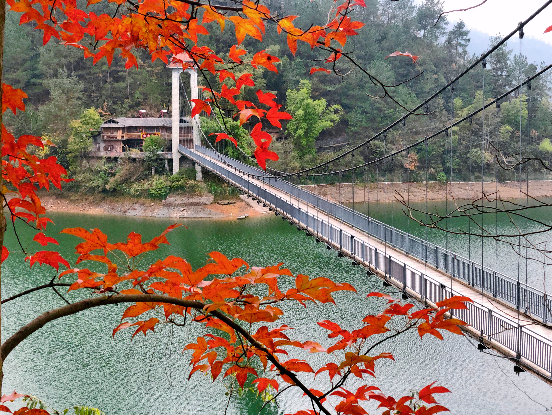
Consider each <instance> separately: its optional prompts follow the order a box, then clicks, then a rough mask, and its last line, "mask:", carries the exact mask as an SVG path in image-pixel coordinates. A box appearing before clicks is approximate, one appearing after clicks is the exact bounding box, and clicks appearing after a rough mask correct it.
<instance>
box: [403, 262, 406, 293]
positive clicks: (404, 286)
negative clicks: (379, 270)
mask: <svg viewBox="0 0 552 415" xmlns="http://www.w3.org/2000/svg"><path fill="white" fill-rule="evenodd" d="M402 283H403V291H404V292H406V263H403V280H402Z"/></svg>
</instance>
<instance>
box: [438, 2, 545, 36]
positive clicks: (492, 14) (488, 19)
mask: <svg viewBox="0 0 552 415" xmlns="http://www.w3.org/2000/svg"><path fill="white" fill-rule="evenodd" d="M482 1H483V0H444V2H443V4H444V9H445V10H446V11H448V10H457V9H465V8H468V7H471V6H475V5H477V4H479V3H481V2H482ZM545 3H546V0H487V2H486V3H485V4H483V5H482V6H480V7H477V8H475V9H472V10H468V11H464V12H455V13H449V14H448V15H447V17H448V19H449V21H458V20H463V21H464V23H466V25H467V26H468V28H470V29H476V30H479V31H481V32H484V33H488V34H489V35H492V36H495V35H497V34H499V33H500V34H501V35H503V36H504V35H507V34H509V33H510V32H511V31H512V30H513V29H514V28H515V27H516V26H517V24H518V23H519V22H521V21H524V20H526V19H527V18H528V17H529V16H531V15H532V14H533V13H534V12H536V11H537V10H538V9H539V8H540V7H542V6H543V5H544V4H545ZM549 26H552V4H551V5H550V6H548V7H547V8H546V9H544V10H543V11H542V12H541V13H540V15H539V16H537V17H536V18H535V19H533V20H532V21H531V23H529V24H528V25H527V26H526V27H525V29H524V31H525V35H526V36H530V37H534V38H537V39H540V40H543V41H545V42H546V43H549V44H551V45H552V32H550V33H547V34H544V33H543V32H544V31H545V30H546V28H547V27H549Z"/></svg>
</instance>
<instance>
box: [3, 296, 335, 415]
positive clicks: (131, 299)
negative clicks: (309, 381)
mask: <svg viewBox="0 0 552 415" xmlns="http://www.w3.org/2000/svg"><path fill="white" fill-rule="evenodd" d="M122 303H162V304H173V305H179V306H182V307H186V308H193V309H196V310H203V309H204V307H205V306H206V304H205V303H202V302H200V301H192V300H183V299H181V298H174V297H168V296H166V295H162V294H117V295H114V296H110V297H95V298H88V299H86V300H81V301H77V302H76V303H73V304H69V305H66V306H63V307H59V308H56V309H54V310H50V311H47V312H45V313H43V314H41V315H40V316H38V317H36V318H35V319H34V320H33V321H31V322H30V323H28V324H26V325H25V326H23V327H21V328H20V329H19V330H18V331H17V332H16V333H14V334H13V335H12V336H11V337H10V338H9V339H7V340H6V341H5V342H4V343H3V344H2V346H1V348H0V359H2V361H4V360H5V359H6V357H8V355H9V354H10V353H11V352H12V351H13V349H15V348H16V347H17V346H18V345H19V344H20V343H21V342H22V341H23V340H25V339H26V338H27V337H29V336H30V335H31V334H33V333H34V332H36V331H37V330H39V329H41V328H42V327H44V326H45V325H46V324H47V323H49V322H51V321H54V320H57V319H59V318H61V317H67V316H70V315H73V314H77V313H80V312H81V311H84V310H88V309H91V308H95V307H100V306H104V305H111V304H122ZM209 314H210V315H212V316H214V317H216V318H218V319H220V320H221V321H222V322H223V323H225V324H226V325H227V326H229V327H231V328H232V329H234V330H235V331H236V332H238V333H240V334H241V335H242V336H243V337H244V338H245V339H247V341H248V342H249V343H250V344H251V345H252V346H254V347H255V348H257V349H259V350H260V351H262V352H263V353H265V354H266V357H267V359H268V360H269V361H270V362H271V363H272V364H273V365H274V366H275V367H276V368H277V369H278V371H279V372H280V375H285V376H288V377H289V378H290V379H291V380H292V381H293V383H294V384H295V385H296V386H297V387H299V389H301V390H302V391H303V392H304V393H305V395H307V396H308V397H309V399H310V400H311V401H312V402H313V403H315V404H316V406H318V408H319V410H320V412H322V413H324V414H326V415H330V412H329V411H328V410H327V409H326V408H325V407H324V406H323V405H322V404H321V403H320V399H319V398H317V397H316V396H315V395H313V393H312V392H311V391H310V389H309V388H308V387H306V386H305V385H304V384H303V383H302V382H301V381H300V380H299V379H298V378H297V375H296V374H295V373H294V372H292V371H290V370H288V369H286V368H285V367H284V366H283V365H282V364H281V363H280V362H279V361H278V359H276V358H275V357H274V356H273V355H272V353H271V352H270V351H269V350H267V349H266V347H265V346H263V345H262V344H261V343H259V342H258V341H257V340H255V339H254V338H253V337H252V336H251V334H249V332H247V330H245V329H244V328H243V327H242V326H240V325H239V324H238V323H236V322H235V321H233V320H232V319H231V318H230V317H228V316H227V315H225V314H224V313H222V312H220V311H218V310H213V311H211V312H210V313H209Z"/></svg>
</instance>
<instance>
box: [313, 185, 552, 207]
mask: <svg viewBox="0 0 552 415" xmlns="http://www.w3.org/2000/svg"><path fill="white" fill-rule="evenodd" d="M303 188H304V189H306V190H309V191H311V192H313V193H317V194H319V195H321V196H324V197H327V198H329V199H330V200H334V201H341V202H342V203H352V202H353V186H352V184H351V183H342V184H341V185H338V184H333V185H325V184H322V185H316V186H314V185H312V186H303ZM521 190H522V192H523V193H522V192H520V183H519V182H505V183H495V182H485V183H484V187H483V191H484V193H485V194H486V195H487V197H488V198H490V199H493V200H494V198H495V197H496V196H495V194H496V195H498V197H499V198H500V199H504V200H505V199H508V200H512V199H520V198H525V197H526V195H525V192H526V191H527V182H521ZM447 192H448V199H449V200H476V199H479V198H481V182H453V183H452V185H451V184H450V183H449V184H448V185H447V186H445V185H444V184H441V183H438V182H429V183H428V185H427V199H428V200H431V201H444V200H445V199H446V198H447ZM529 195H530V196H532V197H535V198H545V197H552V181H550V180H543V181H530V182H529ZM354 196H355V198H354V201H355V203H356V202H358V203H362V202H368V201H369V202H376V201H379V202H394V201H396V200H397V198H399V199H400V198H401V197H402V198H404V200H405V201H406V200H408V201H410V202H423V201H425V200H426V185H425V183H370V184H368V185H367V186H366V188H365V186H364V185H363V184H357V185H355V195H354Z"/></svg>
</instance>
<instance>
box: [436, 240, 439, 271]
mask: <svg viewBox="0 0 552 415" xmlns="http://www.w3.org/2000/svg"><path fill="white" fill-rule="evenodd" d="M435 268H437V269H439V247H438V246H437V245H435Z"/></svg>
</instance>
